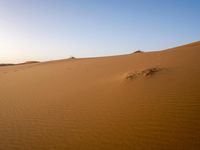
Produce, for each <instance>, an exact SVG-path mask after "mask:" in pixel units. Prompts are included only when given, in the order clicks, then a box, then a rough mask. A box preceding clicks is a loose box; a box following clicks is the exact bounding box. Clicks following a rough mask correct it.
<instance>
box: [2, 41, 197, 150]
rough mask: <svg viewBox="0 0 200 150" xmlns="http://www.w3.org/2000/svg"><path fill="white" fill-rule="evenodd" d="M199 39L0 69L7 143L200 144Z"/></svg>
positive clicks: (101, 147)
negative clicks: (155, 48) (155, 49)
mask: <svg viewBox="0 0 200 150" xmlns="http://www.w3.org/2000/svg"><path fill="white" fill-rule="evenodd" d="M199 56H200V42H195V43H192V44H189V45H184V46H180V47H176V48H172V49H168V50H164V51H158V52H142V53H132V54H128V55H121V56H111V57H100V58H82V59H79V58H76V59H72V60H71V59H70V61H69V60H68V59H66V60H58V61H50V62H40V63H31V64H28V65H27V64H22V65H15V66H12V67H6V66H5V67H0V149H4V150H13V149H19V150H22V149H41V150H45V149H47V150H50V149H59V150H62V149H63V150H64V149H71V150H77V149H81V150H83V149H84V150H86V149H87V150H90V149H91V150H112V149H113V150H122V149H123V150H125V149H127V150H130V149H196V150H198V149H200V59H199Z"/></svg>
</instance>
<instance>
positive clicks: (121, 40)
mask: <svg viewBox="0 0 200 150" xmlns="http://www.w3.org/2000/svg"><path fill="white" fill-rule="evenodd" d="M199 16H200V1H199V0H0V63H3V62H4V63H7V62H23V61H26V60H50V59H61V58H67V57H69V56H75V57H93V56H104V55H116V54H125V53H130V52H132V51H134V50H138V49H140V50H144V51H149V50H161V49H165V48H169V47H174V46H177V45H181V44H186V43H190V42H194V41H198V40H200V28H199V27H200V20H199Z"/></svg>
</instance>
